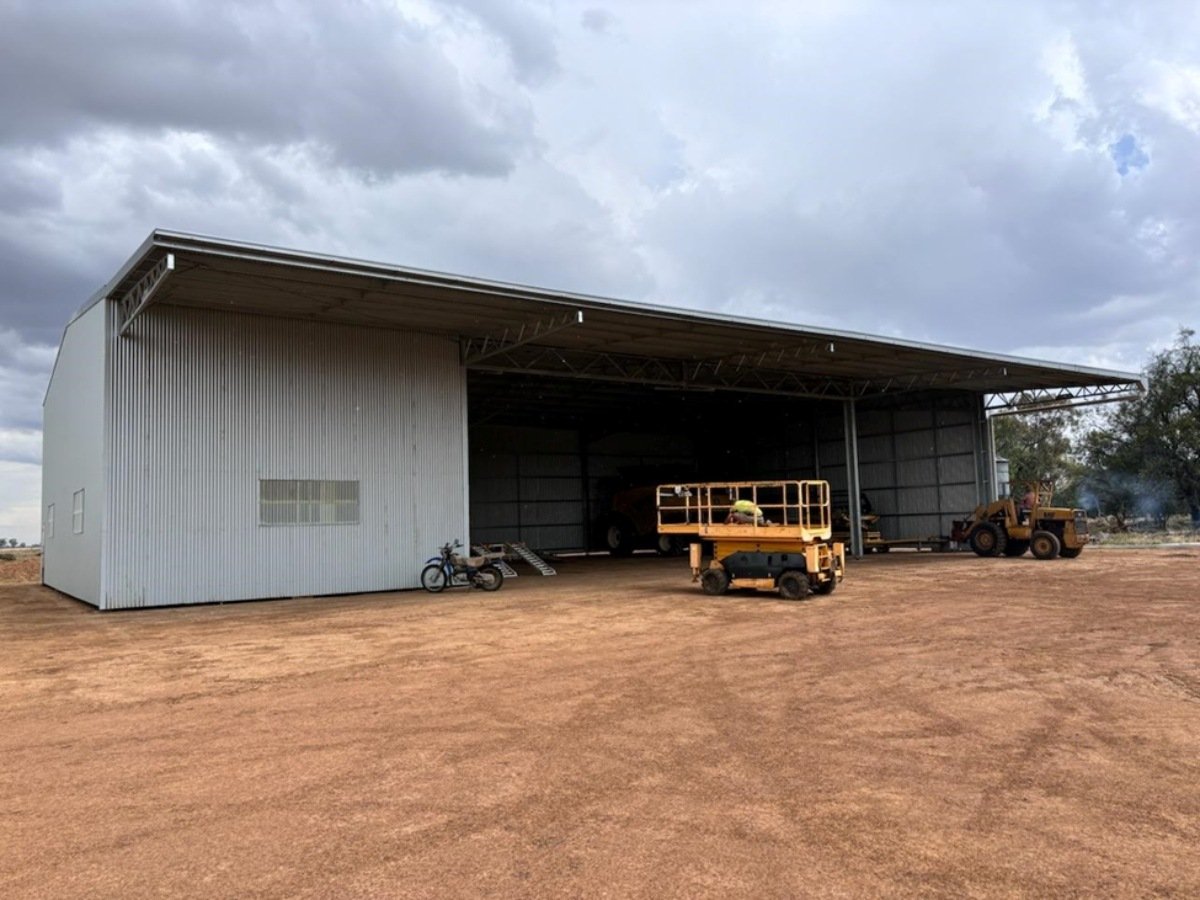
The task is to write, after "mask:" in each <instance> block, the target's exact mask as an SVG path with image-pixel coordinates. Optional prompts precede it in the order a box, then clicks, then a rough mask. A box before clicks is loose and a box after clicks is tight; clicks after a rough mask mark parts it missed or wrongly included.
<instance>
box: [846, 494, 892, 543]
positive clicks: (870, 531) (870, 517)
mask: <svg viewBox="0 0 1200 900" xmlns="http://www.w3.org/2000/svg"><path fill="white" fill-rule="evenodd" d="M832 497H833V540H835V541H840V542H841V543H843V544H848V543H850V513H849V508H850V502H849V497H848V495H847V494H846V492H845V491H835V492H834V493H833V495H832ZM858 502H859V511H860V516H861V519H862V546H863V552H864V553H871V552H872V551H874V552H876V553H887V552H888V551H889V550H891V549H892V548H891V546H890V545H889V544H888V542H887V541H885V540H884V539H883V532H882V531H881V530H880V529H879V514H878V513H876V512H875V510H874V509H873V508H872V506H871V501H870V500H868V499H867V495H866V494H859V501H858Z"/></svg>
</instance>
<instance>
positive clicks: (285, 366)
mask: <svg viewBox="0 0 1200 900" xmlns="http://www.w3.org/2000/svg"><path fill="white" fill-rule="evenodd" d="M110 345H111V347H112V360H113V363H112V388H111V391H112V417H111V418H112V425H111V432H112V434H111V467H110V479H111V482H110V483H111V485H112V491H111V496H110V500H109V512H108V515H109V518H110V523H111V525H110V529H109V541H108V546H107V552H106V557H107V578H106V584H105V603H104V605H105V607H107V608H120V607H131V606H156V605H163V604H176V603H205V602H212V601H225V600H243V599H252V598H265V597H289V596H303V595H318V594H333V593H349V592H359V591H374V590H388V589H395V588H409V587H416V586H417V578H418V574H419V571H420V568H421V564H422V563H423V562H424V560H425V559H426V558H427V557H428V556H430V555H432V553H433V552H434V551H435V549H436V547H437V546H438V545H439V544H441V543H443V542H445V541H447V540H449V539H451V538H465V537H466V521H465V518H466V461H465V458H464V456H465V453H464V449H465V443H464V434H463V431H464V429H465V404H466V380H465V374H464V371H463V369H462V367H461V366H460V364H459V357H458V345H457V343H456V342H454V341H451V340H446V339H444V338H437V337H429V336H424V335H415V334H410V333H405V332H399V331H394V330H387V329H372V328H365V327H358V326H331V325H329V324H317V323H309V322H304V321H299V320H285V319H274V318H267V317H258V316H244V315H231V314H226V313H220V312H213V311H209V310H198V309H185V308H180V307H166V306H163V307H155V308H152V309H150V310H148V311H147V312H146V313H144V314H143V315H142V316H141V317H139V318H138V319H137V320H136V321H135V322H134V325H133V327H132V329H131V330H130V332H129V336H128V337H124V338H115V337H114V338H110ZM260 479H297V480H324V481H357V482H358V483H359V486H360V495H359V496H360V510H359V514H360V515H359V523H358V524H330V525H295V526H261V525H259V490H260V489H259V481H260ZM89 502H90V501H89ZM60 508H61V507H60ZM60 531H61V529H60Z"/></svg>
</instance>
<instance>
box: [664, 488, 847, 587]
mask: <svg viewBox="0 0 1200 900" xmlns="http://www.w3.org/2000/svg"><path fill="white" fill-rule="evenodd" d="M656 506H657V509H658V533H659V535H660V536H661V535H667V536H671V537H678V538H679V539H680V540H683V539H685V536H686V537H687V538H690V539H691V547H690V561H691V566H692V577H693V579H698V580H699V581H700V587H701V588H702V589H703V590H704V593H706V594H713V595H718V594H724V593H725V592H726V591H727V590H728V589H729V588H731V587H734V588H753V589H755V590H760V591H762V590H767V591H769V590H778V591H779V593H780V594H781V595H782V596H783V597H786V598H787V599H789V600H799V599H801V598H803V597H806V596H807V595H808V594H809V593H810V592H813V593H817V594H831V593H833V591H834V590H835V589H836V588H837V585H838V582H840V581H841V580H842V577H843V573H844V571H845V568H846V553H845V549H844V547H843V545H842V544H840V543H831V542H830V540H829V538H830V534H831V533H832V527H831V524H830V509H829V483H828V482H826V481H753V482H731V483H729V482H727V483H719V484H677V485H660V486H659V488H658V490H657V501H656ZM708 541H711V542H712V546H713V553H712V559H711V561H710V562H709V565H708V567H707V568H703V569H702V558H701V553H702V550H701V548H702V546H703V543H702V542H708Z"/></svg>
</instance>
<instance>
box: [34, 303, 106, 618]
mask: <svg viewBox="0 0 1200 900" xmlns="http://www.w3.org/2000/svg"><path fill="white" fill-rule="evenodd" d="M105 314H106V308H105V306H104V304H98V305H96V306H93V307H92V308H91V309H89V310H88V311H87V312H85V313H84V314H83V315H81V316H80V317H79V318H77V319H75V320H74V321H73V322H72V323H71V324H70V325H69V326H68V327H67V330H66V333H65V334H64V335H63V342H62V347H61V348H60V349H59V353H58V359H57V361H56V362H55V365H54V374H53V377H52V378H51V381H50V387H49V389H48V390H47V392H46V403H45V408H44V410H43V426H42V428H43V431H42V435H43V437H42V447H43V450H42V521H43V523H45V522H46V519H47V510H48V508H49V506H50V505H51V504H53V505H54V508H55V519H56V520H57V521H56V522H55V527H54V533H53V535H50V534H49V530H48V529H47V533H46V534H44V535H43V544H44V550H43V554H44V555H43V566H44V573H43V579H44V581H45V583H46V584H48V585H50V587H52V588H55V589H57V590H60V591H62V592H63V593H65V594H70V595H71V596H73V597H78V598H79V599H80V600H84V601H86V602H88V603H91V604H92V605H93V606H99V605H100V600H101V583H102V580H103V576H102V553H101V548H102V543H103V534H104V498H105V480H104V455H103V448H104V428H105V424H104V423H105V416H104V404H105V395H104V377H103V375H104V367H105V364H106V357H105V333H106V323H105ZM80 490H82V491H83V496H82V498H81V499H82V503H83V519H82V522H81V523H76V522H74V521H73V516H72V508H73V506H74V501H75V495H76V492H78V491H80ZM77 524H78V525H81V526H82V533H78V534H77V533H76V525H77Z"/></svg>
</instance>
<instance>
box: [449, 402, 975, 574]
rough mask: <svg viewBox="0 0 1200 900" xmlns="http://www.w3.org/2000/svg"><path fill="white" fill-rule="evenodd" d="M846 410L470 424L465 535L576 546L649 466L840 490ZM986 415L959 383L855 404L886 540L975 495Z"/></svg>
mask: <svg viewBox="0 0 1200 900" xmlns="http://www.w3.org/2000/svg"><path fill="white" fill-rule="evenodd" d="M714 409H717V407H716V406H714ZM842 415H843V410H842V404H841V403H825V404H811V403H804V402H799V403H791V404H784V403H782V402H781V403H780V404H778V408H777V409H775V410H774V413H773V415H772V416H771V417H770V418H768V419H766V420H761V419H760V418H759V417H758V416H757V415H756V414H752V415H750V416H747V417H744V418H739V417H738V416H737V415H735V414H731V413H730V412H729V410H727V409H723V410H722V413H721V415H719V416H716V417H715V421H716V422H717V423H718V427H715V428H713V429H711V430H709V431H706V432H705V433H704V434H702V435H701V434H694V435H685V434H679V433H671V432H661V433H657V432H656V433H627V432H619V433H614V434H610V435H608V436H606V437H602V438H595V439H592V440H585V439H584V438H582V437H581V435H580V432H579V431H578V430H575V429H552V428H530V427H522V428H516V427H512V428H505V427H499V426H485V427H477V428H475V429H474V430H473V431H472V434H471V445H472V450H471V527H472V535H473V538H474V539H475V540H477V541H488V542H492V541H511V540H518V539H520V540H525V541H527V542H529V543H530V544H532V545H533V546H535V547H540V548H543V549H547V550H549V549H576V548H580V547H583V546H584V540H585V537H586V534H587V532H586V530H585V523H586V522H589V521H590V522H591V523H593V524H594V523H596V522H597V521H599V520H600V519H602V517H603V516H604V514H605V512H606V511H607V510H608V504H609V501H610V500H611V498H612V495H613V492H614V490H616V489H618V488H620V487H625V486H629V485H631V484H632V483H634V482H637V483H641V482H640V481H638V479H637V478H636V477H634V478H630V477H628V473H631V472H637V471H639V470H642V471H644V472H647V473H653V474H648V475H646V476H645V477H644V478H642V479H641V480H642V481H648V482H659V481H671V480H680V481H684V480H691V479H692V478H694V477H703V478H705V479H709V480H721V479H729V480H761V479H778V478H789V479H791V478H797V479H799V478H818V477H819V478H824V479H826V480H828V481H829V483H830V486H831V488H832V489H833V490H834V492H835V493H836V492H844V491H845V490H846V443H845V430H844V423H843V419H842ZM981 416H982V412H981V408H980V401H979V398H978V397H976V396H973V395H970V394H963V393H942V394H926V395H920V396H916V397H911V398H907V399H905V400H902V401H901V400H889V401H873V402H870V403H866V402H863V403H860V404H859V406H858V415H857V419H858V453H859V472H860V482H861V488H862V490H863V492H864V493H865V494H866V495H867V497H868V499H869V500H870V501H871V503H872V505H873V507H874V511H875V512H877V513H879V514H880V515H881V520H880V526H881V529H882V531H883V534H884V537H885V538H893V539H899V538H917V537H929V536H932V535H946V534H949V533H950V530H951V521H952V520H953V519H955V518H960V517H962V516H963V515H964V514H966V513H967V512H969V511H970V510H971V509H973V508H974V507H975V505H976V503H978V502H979V498H980V496H981V491H983V490H985V488H984V487H982V486H981V485H980V482H979V472H980V471H982V470H983V469H984V468H986V463H984V462H981V456H980V454H981V453H982V452H983V451H982V450H981V448H980V446H979V442H978V435H979V429H980V422H981V421H982V419H981ZM604 424H605V423H597V425H596V427H597V428H602V427H603V426H604ZM681 427H683V426H681ZM985 427H986V426H985ZM697 473H699V474H697ZM585 480H586V482H587V485H588V491H587V495H586V497H585V496H584V495H583V492H582V489H581V487H580V485H581V484H582V482H583V481H585ZM841 502H842V503H845V502H846V501H845V500H842V501H841Z"/></svg>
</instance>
